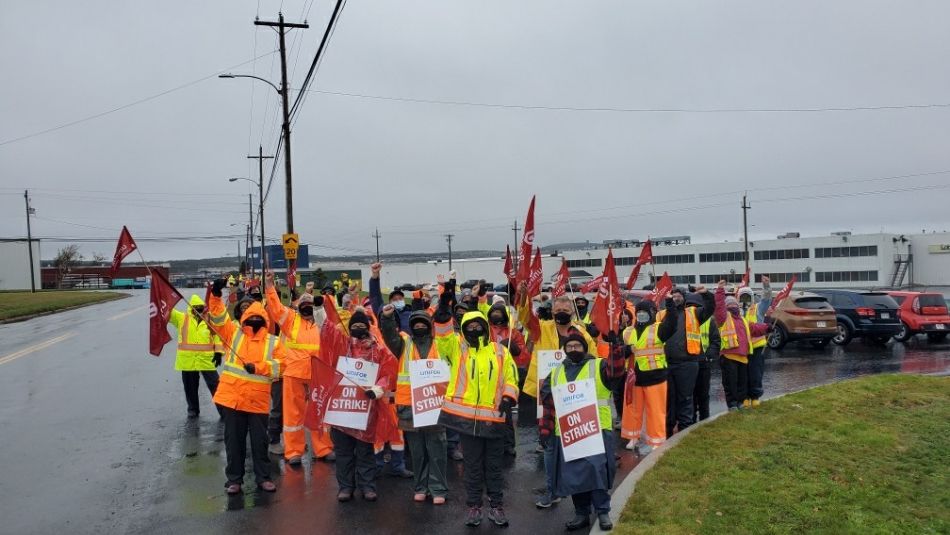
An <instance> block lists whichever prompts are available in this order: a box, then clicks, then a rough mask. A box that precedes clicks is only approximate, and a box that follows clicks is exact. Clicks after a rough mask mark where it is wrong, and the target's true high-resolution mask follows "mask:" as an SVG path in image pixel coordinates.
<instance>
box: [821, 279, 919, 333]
mask: <svg viewBox="0 0 950 535" xmlns="http://www.w3.org/2000/svg"><path fill="white" fill-rule="evenodd" d="M814 292H815V293H816V294H818V295H822V296H824V297H826V298H827V299H828V301H830V302H831V306H833V307H834V308H835V312H836V313H837V314H836V317H837V320H838V334H837V335H836V336H835V337H834V338H832V340H831V341H832V342H834V343H835V344H837V345H839V346H846V345H848V344H849V343H850V342H851V340H852V339H853V338H854V337H859V338H864V339H865V340H872V341H874V342H877V343H880V344H885V343H887V341H888V340H890V338H891V337H892V336H894V335H896V334H897V333H899V332H900V331H901V321H900V318H899V317H898V309H899V308H900V306H899V305H898V304H897V301H895V300H894V298H893V297H891V296H889V295H887V294H886V293H884V292H861V291H855V290H815V291H814Z"/></svg>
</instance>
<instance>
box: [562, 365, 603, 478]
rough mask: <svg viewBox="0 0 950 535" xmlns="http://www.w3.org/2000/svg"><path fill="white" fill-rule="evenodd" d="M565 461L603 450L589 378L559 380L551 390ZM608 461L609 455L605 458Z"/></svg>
mask: <svg viewBox="0 0 950 535" xmlns="http://www.w3.org/2000/svg"><path fill="white" fill-rule="evenodd" d="M551 392H552V394H553V395H554V411H555V412H556V413H557V422H558V427H559V428H560V431H561V437H560V438H561V448H562V449H563V450H564V460H565V461H567V462H570V461H574V460H577V459H583V458H584V457H591V456H593V455H602V454H604V453H605V450H604V440H603V438H602V436H601V433H600V415H599V411H598V410H597V388H596V386H595V385H594V380H593V379H584V380H581V381H571V382H567V383H564V384H559V385H556V386H555V387H554V389H553V390H552V391H551ZM608 461H609V462H612V459H609V460H608Z"/></svg>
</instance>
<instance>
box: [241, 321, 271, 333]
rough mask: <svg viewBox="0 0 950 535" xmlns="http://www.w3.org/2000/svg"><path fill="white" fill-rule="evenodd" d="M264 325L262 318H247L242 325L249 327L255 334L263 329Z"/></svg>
mask: <svg viewBox="0 0 950 535" xmlns="http://www.w3.org/2000/svg"><path fill="white" fill-rule="evenodd" d="M265 324H266V322H265V321H264V318H248V319H247V320H246V321H245V322H244V325H247V326H248V327H250V328H251V330H252V331H254V332H255V333H257V331H259V330H261V329H263V328H264V325H265Z"/></svg>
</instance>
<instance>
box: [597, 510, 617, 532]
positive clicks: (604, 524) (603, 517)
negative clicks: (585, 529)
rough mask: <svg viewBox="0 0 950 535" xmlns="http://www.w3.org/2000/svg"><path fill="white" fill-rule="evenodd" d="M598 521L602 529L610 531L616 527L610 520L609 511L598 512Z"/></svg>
mask: <svg viewBox="0 0 950 535" xmlns="http://www.w3.org/2000/svg"><path fill="white" fill-rule="evenodd" d="M597 523H598V524H600V529H601V531H610V530H612V529H614V523H613V522H611V521H610V515H608V514H607V513H598V514H597Z"/></svg>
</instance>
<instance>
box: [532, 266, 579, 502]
mask: <svg viewBox="0 0 950 535" xmlns="http://www.w3.org/2000/svg"><path fill="white" fill-rule="evenodd" d="M518 296H519V303H518V320H519V321H520V322H521V324H522V325H524V326H525V330H526V333H525V335H526V338H528V339H529V340H531V339H533V338H538V341H537V342H534V343H532V342H528V344H527V345H528V346H529V347H530V351H531V362H530V363H529V364H528V376H527V378H525V381H524V389H523V390H524V394H525V395H526V396H530V397H532V398H535V399H537V398H538V384H539V382H540V381H543V380H544V379H547V375H543V376H541V375H540V374H539V372H538V353H539V352H540V351H557V350H559V349H560V348H562V347H564V341H565V340H566V339H567V337H568V336H570V335H571V334H574V333H578V334H580V335H581V336H583V337H584V339H585V340H586V341H587V347H595V346H596V343H595V342H594V339H593V338H591V336H590V334H588V333H587V329H586V328H585V327H584V324H583V323H581V322H580V321H578V320H577V318H576V316H575V315H574V312H575V308H574V301H572V300H571V298H570V297H568V296H566V295H562V296H561V297H558V298H556V299H555V300H554V303H552V304H551V314H552V315H553V316H554V319H553V320H542V319H539V318H538V317H537V316H536V315H535V313H534V311H533V310H532V308H531V300H530V299H529V298H528V296H527V285H526V284H525V283H521V285H520V286H519V288H518ZM532 325H534V326H535V327H532ZM532 329H537V330H538V331H539V332H538V333H532ZM545 371H547V370H545ZM526 401H527V400H526ZM532 408H534V409H535V411H536V410H537V409H536V406H535V405H534V404H532V403H530V402H528V403H524V404H522V405H521V406H520V408H519V409H518V418H519V419H520V418H524V419H525V421H529V418H530V417H531V415H532V414H533V413H532V411H531V409H532ZM540 416H541V415H540V414H537V415H536V416H535V418H539V417H540ZM538 451H539V452H543V453H544V472H545V475H546V481H545V482H546V487H547V490H546V492H545V493H544V494H543V495H541V496H540V497H539V498H538V500H537V501H536V502H535V503H534V505H535V507H537V508H538V509H548V508H550V507H551V506H552V505H553V504H555V503H557V502H559V501H560V500H561V497H560V496H557V495H556V494H555V493H554V480H553V476H554V469H555V468H556V465H557V458H556V457H555V454H556V451H555V449H554V448H553V446H550V445H549V446H548V447H544V446H543V445H542V444H541V443H540V436H539V441H538Z"/></svg>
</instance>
